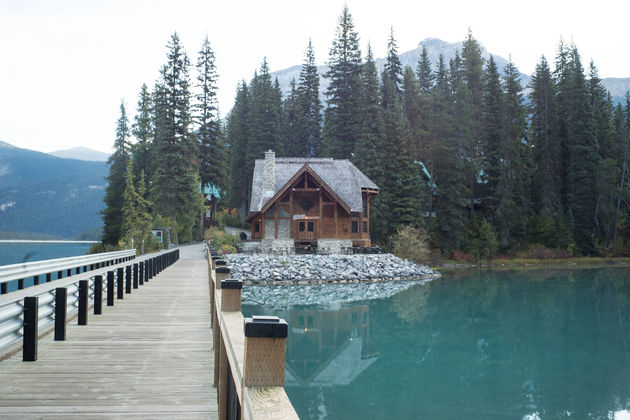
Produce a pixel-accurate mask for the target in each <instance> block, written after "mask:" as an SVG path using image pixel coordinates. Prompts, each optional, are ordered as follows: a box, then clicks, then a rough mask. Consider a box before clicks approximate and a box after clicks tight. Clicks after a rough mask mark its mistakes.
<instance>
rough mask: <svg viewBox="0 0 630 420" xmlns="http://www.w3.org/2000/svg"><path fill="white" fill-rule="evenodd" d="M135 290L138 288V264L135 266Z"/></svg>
mask: <svg viewBox="0 0 630 420" xmlns="http://www.w3.org/2000/svg"><path fill="white" fill-rule="evenodd" d="M133 288H134V289H137V288H138V263H134V264H133Z"/></svg>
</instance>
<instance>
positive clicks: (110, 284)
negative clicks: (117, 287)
mask: <svg viewBox="0 0 630 420" xmlns="http://www.w3.org/2000/svg"><path fill="white" fill-rule="evenodd" d="M107 306H114V272H113V271H108V272H107Z"/></svg>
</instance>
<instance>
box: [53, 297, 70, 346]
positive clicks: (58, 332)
mask: <svg viewBox="0 0 630 420" xmlns="http://www.w3.org/2000/svg"><path fill="white" fill-rule="evenodd" d="M67 317H68V289H66V288H65V287H57V288H56V289H55V341H64V340H65V339H66V319H67Z"/></svg>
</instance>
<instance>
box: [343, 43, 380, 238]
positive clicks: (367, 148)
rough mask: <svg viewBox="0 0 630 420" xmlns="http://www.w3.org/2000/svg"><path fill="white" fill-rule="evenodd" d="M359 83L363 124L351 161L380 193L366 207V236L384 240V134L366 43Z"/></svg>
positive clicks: (376, 83) (373, 67)
mask: <svg viewBox="0 0 630 420" xmlns="http://www.w3.org/2000/svg"><path fill="white" fill-rule="evenodd" d="M361 84H362V97H361V107H360V109H359V110H358V111H360V113H361V121H362V122H363V124H364V125H363V128H362V129H363V131H362V134H361V135H360V136H359V137H358V138H357V141H356V143H355V150H354V154H353V159H352V160H353V162H354V163H355V164H356V165H357V167H358V168H359V169H360V170H361V172H363V173H364V174H365V175H366V176H367V177H368V178H369V179H371V180H372V181H373V182H374V183H375V184H376V185H378V186H379V187H380V189H381V192H380V195H379V196H378V197H377V198H376V200H375V201H374V202H373V203H372V205H371V206H370V235H371V237H372V239H373V240H375V241H377V242H380V243H384V242H385V241H386V239H387V234H388V232H387V227H386V225H385V224H384V223H382V221H383V220H384V219H385V218H386V217H387V214H388V213H387V203H389V195H388V193H389V191H387V190H386V189H385V188H384V182H385V162H384V156H385V153H384V150H385V142H384V141H385V133H384V121H383V108H382V107H381V100H380V95H381V87H380V82H379V77H378V70H377V69H376V64H375V63H374V56H373V55H372V49H371V47H370V46H369V45H368V51H367V57H366V61H365V63H364V64H363V69H362V72H361Z"/></svg>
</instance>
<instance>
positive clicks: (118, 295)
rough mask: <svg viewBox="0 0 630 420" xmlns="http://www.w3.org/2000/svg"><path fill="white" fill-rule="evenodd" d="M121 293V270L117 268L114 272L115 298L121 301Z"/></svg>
mask: <svg viewBox="0 0 630 420" xmlns="http://www.w3.org/2000/svg"><path fill="white" fill-rule="evenodd" d="M123 293H124V289H123V268H122V267H118V270H116V298H117V299H122V298H123Z"/></svg>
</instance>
